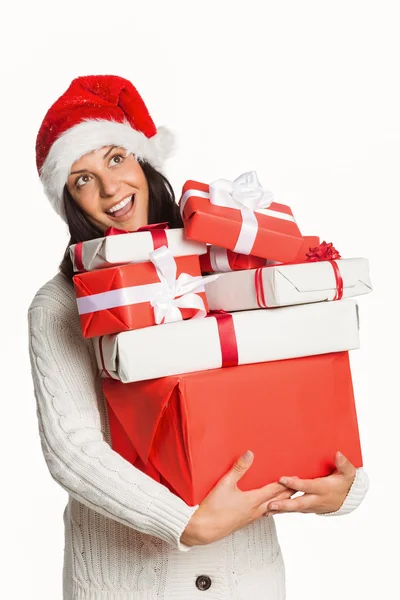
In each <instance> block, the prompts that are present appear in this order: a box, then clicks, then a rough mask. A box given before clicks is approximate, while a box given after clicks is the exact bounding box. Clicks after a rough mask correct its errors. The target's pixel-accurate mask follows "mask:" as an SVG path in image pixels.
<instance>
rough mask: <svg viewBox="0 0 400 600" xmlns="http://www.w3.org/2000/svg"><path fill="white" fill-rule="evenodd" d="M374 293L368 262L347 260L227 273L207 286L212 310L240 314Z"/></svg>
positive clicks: (276, 266)
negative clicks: (246, 311) (254, 310)
mask: <svg viewBox="0 0 400 600" xmlns="http://www.w3.org/2000/svg"><path fill="white" fill-rule="evenodd" d="M334 265H336V267H337V268H336V270H335V267H334ZM371 291H372V284H371V279H370V275H369V263H368V260H367V259H366V258H347V259H345V258H343V259H339V260H335V261H319V262H307V263H300V264H295V265H275V266H268V267H264V268H259V269H253V270H251V271H235V272H232V273H224V274H222V275H221V276H220V277H219V279H218V280H217V281H214V282H212V283H210V285H209V286H207V289H206V296H207V301H208V305H209V307H210V310H226V311H238V310H249V309H250V310H251V309H256V308H274V307H278V306H290V305H294V304H307V303H310V302H323V301H326V300H335V299H341V298H349V297H352V296H360V295H362V294H368V293H369V292H371Z"/></svg>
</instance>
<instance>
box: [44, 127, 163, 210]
mask: <svg viewBox="0 0 400 600" xmlns="http://www.w3.org/2000/svg"><path fill="white" fill-rule="evenodd" d="M173 143H174V134H173V133H172V132H171V131H170V130H169V129H167V128H166V127H159V128H158V130H157V133H156V134H155V135H153V136H152V137H151V138H148V137H147V136H146V135H145V134H144V133H142V132H141V131H137V130H136V129H133V127H131V125H130V124H129V123H128V121H124V122H123V123H118V122H116V121H107V120H105V119H85V120H84V121H82V122H81V123H78V125H74V126H73V127H71V129H68V130H67V131H65V132H64V133H62V134H61V135H60V137H59V138H58V139H57V140H56V141H55V142H54V144H53V145H52V147H51V148H50V151H49V153H48V155H47V157H46V160H45V161H44V164H43V167H42V169H41V171H40V180H41V182H42V184H43V187H44V191H45V194H46V196H47V197H48V199H49V200H50V202H51V204H52V205H53V207H54V209H55V210H56V212H57V213H58V214H59V215H60V216H61V217H62V218H63V219H64V220H65V214H64V207H63V190H64V186H65V184H66V182H67V179H68V176H69V174H70V171H71V167H72V165H73V163H74V162H75V161H76V160H78V159H80V158H81V157H82V156H84V155H85V154H87V153H88V152H92V151H93V150H97V149H98V148H102V147H103V146H111V145H117V146H121V147H122V148H125V150H126V151H127V152H130V153H132V154H134V155H135V157H136V158H137V160H141V159H143V160H146V161H148V162H149V163H150V164H151V165H152V166H153V167H154V168H155V169H157V170H161V168H162V165H163V162H164V160H165V159H166V158H168V157H169V156H170V155H171V154H172V151H173Z"/></svg>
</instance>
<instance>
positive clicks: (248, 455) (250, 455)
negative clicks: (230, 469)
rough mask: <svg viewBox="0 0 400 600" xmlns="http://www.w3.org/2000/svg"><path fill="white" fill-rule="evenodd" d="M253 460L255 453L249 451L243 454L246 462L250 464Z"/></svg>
mask: <svg viewBox="0 0 400 600" xmlns="http://www.w3.org/2000/svg"><path fill="white" fill-rule="evenodd" d="M252 458H253V453H252V452H251V450H247V451H246V452H245V453H244V454H243V460H245V461H246V462H249V461H250V460H251V459H252Z"/></svg>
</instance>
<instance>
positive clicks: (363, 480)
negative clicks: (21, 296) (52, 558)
mask: <svg viewBox="0 0 400 600" xmlns="http://www.w3.org/2000/svg"><path fill="white" fill-rule="evenodd" d="M29 328H30V357H31V365H32V377H33V382H34V388H35V396H36V402H37V416H38V422H39V434H40V440H41V445H42V450H43V454H44V457H45V460H46V463H47V466H48V468H49V470H50V473H51V475H52V477H53V478H54V479H55V480H56V481H57V482H58V483H59V484H60V485H61V486H62V487H63V488H64V489H65V490H66V491H67V492H68V494H69V499H68V503H67V505H66V507H65V511H64V525H65V549H64V568H63V598H64V600H160V599H164V600H174V599H179V600H191V599H192V598H193V599H195V598H199V599H201V598H204V599H205V598H208V599H210V600H211V599H213V600H228V599H229V600H250V599H251V600H258V599H260V600H261V599H263V600H267V599H269V600H283V599H284V598H285V569H284V563H283V560H282V555H281V551H280V547H279V543H278V540H277V536H276V530H275V522H274V519H273V518H271V517H270V518H261V519H259V520H257V521H256V522H254V523H252V524H251V525H248V526H246V527H244V528H243V529H241V530H240V531H237V532H235V533H233V534H231V535H229V536H228V537H226V538H224V539H223V540H220V541H218V542H215V543H213V544H209V545H207V546H196V547H192V548H188V547H186V546H184V545H183V544H181V543H180V541H179V538H180V535H181V533H182V531H183V530H184V529H185V527H186V524H187V523H188V521H189V519H190V517H191V515H192V514H193V512H194V511H195V510H196V508H197V507H190V506H188V505H186V504H185V503H184V502H183V501H182V500H180V499H179V498H178V497H176V496H175V495H173V494H172V493H170V492H169V491H168V489H167V488H165V487H164V486H163V485H161V484H159V483H157V482H155V481H153V480H152V479H151V478H150V477H148V476H147V475H145V474H143V473H142V472H141V471H139V470H138V469H136V468H135V467H133V466H132V465H131V464H130V463H129V462H127V461H126V460H125V459H124V458H122V457H121V456H119V455H118V454H117V453H116V452H114V451H113V450H112V449H111V447H110V434H109V428H108V422H107V415H106V410H105V400H104V396H103V394H102V391H101V383H100V378H99V376H98V374H97V367H96V361H95V356H94V352H93V347H92V343H91V341H90V340H85V339H84V338H83V337H82V334H81V329H80V323H79V317H78V313H77V308H76V300H75V295H74V291H73V287H72V285H71V283H70V282H69V281H68V280H67V279H66V278H65V277H64V276H63V275H61V274H57V275H56V276H55V277H54V278H53V279H52V280H51V281H49V282H48V283H47V284H46V285H44V286H43V287H42V288H41V289H40V290H39V291H38V292H37V294H36V295H35V297H34V299H33V301H32V303H31V306H30V308H29ZM367 487H368V479H367V476H366V474H365V473H364V472H363V471H362V470H358V471H357V475H356V478H355V481H354V483H353V486H352V488H351V490H350V493H349V495H348V497H347V499H346V500H345V502H344V504H343V505H342V507H341V509H340V510H339V511H338V512H336V513H333V514H345V513H347V512H350V511H351V510H354V508H356V506H358V504H359V503H360V502H361V500H362V498H363V497H364V495H365V492H366V490H367ZM201 575H205V576H206V579H203V582H204V581H205V582H206V584H207V585H206V586H205V587H208V589H207V590H200V589H198V587H197V586H196V579H197V578H198V577H199V576H201ZM208 578H209V579H208ZM210 583H211V586H209V584H210ZM198 584H199V582H198ZM200 587H201V585H200Z"/></svg>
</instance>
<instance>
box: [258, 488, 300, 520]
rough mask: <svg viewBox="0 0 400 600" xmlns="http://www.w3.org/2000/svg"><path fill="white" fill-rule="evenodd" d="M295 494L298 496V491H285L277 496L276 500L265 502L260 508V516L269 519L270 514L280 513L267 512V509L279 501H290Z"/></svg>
mask: <svg viewBox="0 0 400 600" xmlns="http://www.w3.org/2000/svg"><path fill="white" fill-rule="evenodd" d="M293 494H296V490H285V491H284V492H281V493H280V494H278V495H277V496H275V498H273V499H272V500H269V501H268V502H264V503H263V504H262V505H261V506H260V507H259V514H260V516H262V517H267V516H268V515H269V514H275V513H277V512H279V511H273V510H272V511H268V510H267V512H265V511H266V507H267V506H268V505H269V504H270V503H271V502H273V501H276V502H277V501H278V500H288V499H289V498H291V497H292V496H293Z"/></svg>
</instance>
